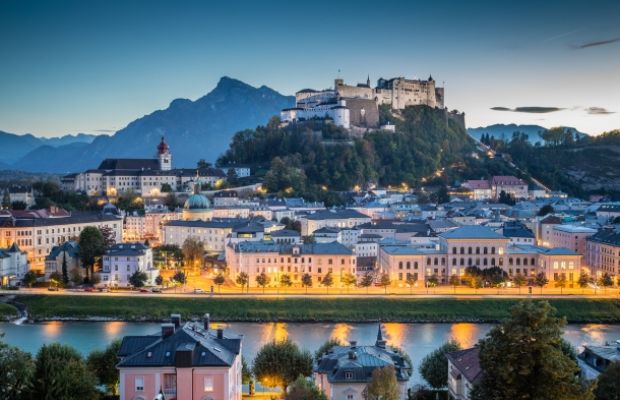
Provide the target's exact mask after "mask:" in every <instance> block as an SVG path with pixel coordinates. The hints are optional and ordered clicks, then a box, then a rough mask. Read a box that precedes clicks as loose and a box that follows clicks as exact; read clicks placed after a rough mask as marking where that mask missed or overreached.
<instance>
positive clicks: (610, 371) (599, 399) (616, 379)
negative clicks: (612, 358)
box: [594, 361, 620, 400]
mask: <svg viewBox="0 0 620 400" xmlns="http://www.w3.org/2000/svg"><path fill="white" fill-rule="evenodd" d="M594 398H595V399H596V400H620V362H618V361H616V362H614V363H611V364H609V365H608V366H607V368H606V369H605V371H603V372H602V373H601V374H600V375H599V376H598V379H597V380H596V387H595V388H594Z"/></svg>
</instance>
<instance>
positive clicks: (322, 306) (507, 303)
mask: <svg viewBox="0 0 620 400" xmlns="http://www.w3.org/2000/svg"><path fill="white" fill-rule="evenodd" d="M19 301H20V302H22V303H24V304H25V305H26V306H27V307H28V311H29V313H30V315H31V316H32V317H33V318H35V319H54V318H76V319H86V318H89V317H98V318H111V319H120V320H134V321H141V320H144V321H160V320H165V319H166V318H168V316H169V315H170V314H171V313H175V312H179V313H181V314H182V315H183V317H184V318H190V317H200V316H201V315H203V314H204V313H207V312H208V313H210V314H211V318H212V319H214V320H216V321H291V322H292V321H299V322H304V321H307V322H315V321H343V322H344V321H348V322H356V321H359V322H363V321H378V320H381V321H392V322H426V321H432V322H454V321H469V322H494V321H499V320H502V319H504V318H506V317H507V316H508V313H509V309H510V307H511V306H512V305H514V304H515V303H516V302H518V301H519V300H514V299H439V298H437V299H386V298H337V299H317V298H308V299H306V298H281V299H261V298H252V297H248V298H247V299H246V298H219V299H217V298H216V299H213V298H185V299H181V298H165V297H162V298H156V297H142V298H141V297H135V296H131V297H112V296H97V295H93V296H80V297H77V296H41V295H24V296H20V297H19ZM548 301H549V302H550V303H551V304H552V305H553V306H554V307H556V308H557V310H558V314H559V315H561V316H565V317H566V318H567V320H568V322H607V323H618V322H620V302H618V301H617V300H609V299H600V300H598V299H596V300H594V299H550V300H548Z"/></svg>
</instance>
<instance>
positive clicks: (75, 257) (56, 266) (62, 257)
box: [45, 240, 83, 278]
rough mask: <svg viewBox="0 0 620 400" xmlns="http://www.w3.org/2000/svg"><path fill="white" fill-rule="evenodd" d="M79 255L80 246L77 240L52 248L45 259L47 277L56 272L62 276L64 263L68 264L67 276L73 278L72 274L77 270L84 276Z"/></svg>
mask: <svg viewBox="0 0 620 400" xmlns="http://www.w3.org/2000/svg"><path fill="white" fill-rule="evenodd" d="M79 253H80V246H79V244H78V243H77V241H75V240H69V241H66V242H64V243H63V244H59V245H57V246H54V247H52V251H50V253H49V254H48V255H47V257H45V276H46V277H48V278H49V276H50V275H51V274H53V273H54V272H57V273H59V274H62V265H63V263H65V264H66V268H67V276H69V277H70V276H72V275H71V273H72V271H73V270H75V269H76V268H77V270H78V271H79V273H80V274H81V275H83V271H82V268H81V267H82V264H81V262H80V256H79Z"/></svg>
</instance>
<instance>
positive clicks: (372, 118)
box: [345, 98, 379, 128]
mask: <svg viewBox="0 0 620 400" xmlns="http://www.w3.org/2000/svg"><path fill="white" fill-rule="evenodd" d="M345 100H346V104H347V108H348V109H349V110H350V113H349V118H350V121H351V125H353V126H359V127H364V128H377V127H378V126H379V108H378V107H377V103H376V102H375V101H374V100H372V99H359V98H347V99H345Z"/></svg>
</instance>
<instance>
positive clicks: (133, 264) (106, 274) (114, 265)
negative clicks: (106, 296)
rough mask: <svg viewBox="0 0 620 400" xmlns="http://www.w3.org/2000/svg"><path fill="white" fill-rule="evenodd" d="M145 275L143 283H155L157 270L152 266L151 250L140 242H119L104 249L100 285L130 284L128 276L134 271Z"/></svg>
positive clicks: (123, 285) (118, 285)
mask: <svg viewBox="0 0 620 400" xmlns="http://www.w3.org/2000/svg"><path fill="white" fill-rule="evenodd" d="M138 271H140V272H144V273H145V274H146V276H147V280H146V282H145V285H147V286H152V285H155V278H157V276H159V270H158V269H156V268H155V267H154V266H153V251H152V250H151V248H150V247H148V246H145V245H144V244H142V243H120V244H115V245H114V246H112V247H110V248H109V249H107V250H106V252H105V254H104V255H103V257H102V268H101V285H103V286H105V287H128V286H131V284H130V282H129V278H130V277H131V276H132V275H133V274H134V273H136V272H138Z"/></svg>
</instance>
